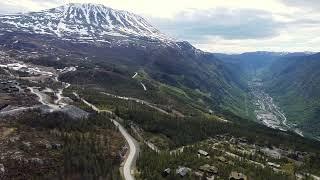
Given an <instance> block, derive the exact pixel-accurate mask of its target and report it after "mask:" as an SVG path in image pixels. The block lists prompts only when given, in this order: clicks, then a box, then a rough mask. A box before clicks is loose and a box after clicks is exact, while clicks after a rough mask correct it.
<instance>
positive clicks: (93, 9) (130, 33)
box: [0, 3, 174, 42]
mask: <svg viewBox="0 0 320 180" xmlns="http://www.w3.org/2000/svg"><path fill="white" fill-rule="evenodd" d="M1 30H2V31H10V32H12V31H23V32H28V33H37V34H50V35H55V36H58V37H60V38H65V39H73V38H76V39H80V40H91V41H92V40H95V41H100V42H103V41H104V40H105V39H106V38H107V37H108V36H109V38H110V36H113V37H122V38H128V37H130V38H144V39H145V38H148V39H150V40H161V41H168V42H170V41H174V40H173V39H171V38H169V37H167V36H166V35H164V34H162V33H161V32H160V31H159V30H157V29H156V28H154V27H153V26H152V25H150V24H149V23H148V22H147V21H146V20H145V19H144V18H142V17H140V16H138V15H135V14H133V13H130V12H127V11H120V10H114V9H112V8H108V7H106V6H104V5H96V4H78V3H71V4H68V5H64V6H60V7H58V8H53V9H49V10H44V11H41V12H31V13H26V14H16V15H5V16H0V31H1ZM70 37H72V38H70Z"/></svg>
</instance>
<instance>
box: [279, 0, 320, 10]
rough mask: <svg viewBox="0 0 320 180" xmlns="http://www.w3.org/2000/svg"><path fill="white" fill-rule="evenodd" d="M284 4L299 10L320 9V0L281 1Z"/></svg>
mask: <svg viewBox="0 0 320 180" xmlns="http://www.w3.org/2000/svg"><path fill="white" fill-rule="evenodd" d="M281 1H282V2H283V3H284V4H286V5H289V6H294V7H298V8H306V9H307V10H316V9H320V2H319V0H281Z"/></svg>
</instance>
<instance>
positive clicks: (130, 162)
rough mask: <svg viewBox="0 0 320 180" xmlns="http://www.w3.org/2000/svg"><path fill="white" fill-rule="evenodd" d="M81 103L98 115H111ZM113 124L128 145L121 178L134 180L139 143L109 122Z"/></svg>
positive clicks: (91, 105) (107, 111) (122, 128)
mask: <svg viewBox="0 0 320 180" xmlns="http://www.w3.org/2000/svg"><path fill="white" fill-rule="evenodd" d="M73 95H75V96H76V97H77V98H80V96H79V95H78V94H77V93H75V92H73ZM80 99H81V101H82V102H83V103H85V104H86V105H88V106H89V107H91V108H92V109H93V110H94V111H96V112H98V113H103V112H106V113H110V114H113V113H112V112H111V111H109V110H101V109H99V108H98V107H96V106H95V105H93V104H91V103H89V102H88V101H86V100H85V99H83V98H80ZM117 119H119V120H122V119H121V118H120V117H117ZM111 121H112V122H113V124H114V125H115V126H117V127H118V129H119V131H120V133H121V134H122V136H123V137H124V138H125V139H126V141H127V143H128V145H129V154H128V156H127V158H126V160H125V162H124V165H123V176H124V179H125V180H134V179H135V178H134V176H133V174H134V173H133V171H134V169H135V168H136V160H137V158H138V155H139V152H140V146H139V143H138V142H137V141H136V140H135V139H134V138H133V137H132V136H131V135H130V134H129V133H128V132H127V130H126V129H125V128H124V127H123V126H122V125H121V124H120V123H119V122H117V121H116V120H114V119H112V120H111Z"/></svg>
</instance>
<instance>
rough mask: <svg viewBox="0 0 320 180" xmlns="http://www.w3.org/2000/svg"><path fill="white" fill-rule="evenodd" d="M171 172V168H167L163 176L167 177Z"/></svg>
mask: <svg viewBox="0 0 320 180" xmlns="http://www.w3.org/2000/svg"><path fill="white" fill-rule="evenodd" d="M170 173H171V169H170V168H167V169H165V170H164V171H163V172H162V176H163V177H167V176H168V175H169V174H170Z"/></svg>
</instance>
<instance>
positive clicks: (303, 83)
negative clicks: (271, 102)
mask: <svg viewBox="0 0 320 180" xmlns="http://www.w3.org/2000/svg"><path fill="white" fill-rule="evenodd" d="M319 59H320V54H314V55H310V56H304V57H297V58H286V59H282V60H279V61H277V62H276V63H274V64H273V65H272V66H271V69H272V79H271V81H270V88H269V89H268V91H269V92H270V93H271V94H273V95H274V96H275V97H276V100H277V101H278V102H279V104H280V105H281V106H282V107H283V109H284V111H285V113H286V115H287V117H288V119H289V120H290V121H292V122H293V123H296V124H297V126H298V127H301V128H302V129H304V130H305V131H307V132H310V133H312V134H313V135H316V136H319V127H320V126H319V118H318V117H319V97H320V93H319V92H320V89H319V88H320V81H319V78H317V77H318V76H319V75H320V74H319V68H320V61H319Z"/></svg>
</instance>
